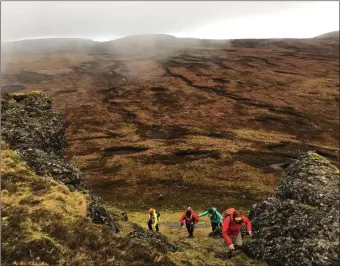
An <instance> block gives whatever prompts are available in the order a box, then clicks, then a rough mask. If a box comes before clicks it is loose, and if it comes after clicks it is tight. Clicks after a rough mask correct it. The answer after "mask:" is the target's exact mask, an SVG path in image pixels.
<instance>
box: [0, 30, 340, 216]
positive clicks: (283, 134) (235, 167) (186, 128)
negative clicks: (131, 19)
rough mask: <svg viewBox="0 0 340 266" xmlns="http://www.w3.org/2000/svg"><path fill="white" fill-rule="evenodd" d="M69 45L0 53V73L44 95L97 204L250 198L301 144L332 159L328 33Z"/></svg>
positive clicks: (335, 56) (199, 204) (333, 49)
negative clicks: (44, 50)
mask: <svg viewBox="0 0 340 266" xmlns="http://www.w3.org/2000/svg"><path fill="white" fill-rule="evenodd" d="M51 41H53V39H52V40H51ZM78 42H79V40H78V41H77V44H78ZM87 43H88V41H87V40H85V41H84V45H83V46H86V44H87ZM83 46H82V47H83ZM71 47H72V49H73V50H72V51H66V52H65V51H61V52H60V51H59V52H50V53H44V54H38V55H37V54H32V53H16V54H3V59H2V64H3V65H4V67H3V79H2V80H1V84H2V85H3V86H5V85H6V86H7V88H8V86H14V85H16V86H18V85H20V86H24V88H25V89H24V90H23V91H30V90H42V91H45V92H46V93H47V94H48V95H49V96H51V97H52V99H53V100H54V103H55V108H56V110H58V111H60V112H61V113H62V114H63V115H64V116H65V118H66V121H67V130H66V139H67V143H68V146H67V147H66V155H67V157H68V158H69V159H71V160H72V161H73V162H74V163H75V165H77V166H78V167H79V168H80V170H81V171H82V172H83V173H84V176H85V180H86V183H87V184H88V185H89V186H90V187H91V188H92V189H93V190H94V191H95V194H97V195H100V196H102V197H103V198H104V199H105V200H106V202H107V203H115V204H118V205H119V206H120V207H122V208H128V209H131V210H136V209H139V210H145V209H147V208H148V206H150V205H153V206H155V207H158V208H162V209H171V210H173V209H174V208H175V209H177V210H179V211H180V210H182V209H183V208H185V207H187V206H186V205H188V204H190V205H193V204H195V206H196V208H202V209H204V208H206V207H207V206H210V205H215V206H216V207H218V208H223V209H224V208H226V206H230V205H234V206H236V207H242V208H246V209H249V207H250V206H251V204H252V202H253V201H258V200H260V199H261V198H263V197H264V196H265V195H266V193H268V192H272V191H273V189H274V188H275V186H276V184H277V181H278V178H277V176H280V175H281V173H282V172H283V168H284V167H286V166H287V165H289V164H290V163H291V162H292V159H294V158H297V157H298V156H299V155H300V154H303V153H304V152H306V151H309V150H315V151H317V152H318V153H319V154H322V155H324V156H326V157H327V158H328V159H331V160H332V161H333V162H335V163H337V160H338V150H339V149H338V139H339V131H338V127H339V112H338V109H339V108H338V105H339V91H338V90H339V76H338V72H339V42H338V41H336V40H323V39H305V40H295V39H285V40H233V41H211V42H209V41H205V40H194V39H193V40H191V39H176V38H174V37H171V36H168V37H167V36H161V37H159V36H157V35H156V36H149V37H148V38H147V37H145V38H141V37H140V36H137V37H128V38H125V39H122V40H117V41H113V42H107V43H102V44H100V43H99V44H97V45H91V49H88V50H86V49H85V50H84V49H82V50H78V52H77V50H74V46H71ZM84 51H85V52H84ZM15 88H17V87H15ZM159 194H162V195H164V200H163V201H158V197H159ZM192 199H194V200H195V202H194V203H193V202H192Z"/></svg>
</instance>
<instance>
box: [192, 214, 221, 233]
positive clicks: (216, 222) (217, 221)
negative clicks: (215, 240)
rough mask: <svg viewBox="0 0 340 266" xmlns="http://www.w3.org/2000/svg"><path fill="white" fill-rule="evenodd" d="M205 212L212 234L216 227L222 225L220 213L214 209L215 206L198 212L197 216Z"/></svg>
mask: <svg viewBox="0 0 340 266" xmlns="http://www.w3.org/2000/svg"><path fill="white" fill-rule="evenodd" d="M207 214H208V216H209V218H210V222H211V229H212V234H214V233H216V232H215V231H216V229H217V228H221V227H222V221H223V218H222V215H221V214H220V213H219V212H218V211H217V210H216V208H209V209H208V210H206V211H205V212H202V213H200V214H199V215H198V217H202V216H205V215H207Z"/></svg>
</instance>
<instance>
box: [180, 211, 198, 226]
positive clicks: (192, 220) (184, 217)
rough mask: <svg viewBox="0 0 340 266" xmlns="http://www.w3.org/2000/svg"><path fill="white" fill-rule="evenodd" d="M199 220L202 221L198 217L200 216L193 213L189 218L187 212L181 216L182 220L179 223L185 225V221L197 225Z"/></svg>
mask: <svg viewBox="0 0 340 266" xmlns="http://www.w3.org/2000/svg"><path fill="white" fill-rule="evenodd" d="M199 220H200V218H199V217H198V215H197V214H196V213H194V212H191V216H190V217H188V216H187V212H185V213H183V215H182V216H181V219H180V220H179V222H180V224H181V225H183V224H184V221H185V223H186V224H197V223H198V221H199Z"/></svg>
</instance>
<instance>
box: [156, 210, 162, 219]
mask: <svg viewBox="0 0 340 266" xmlns="http://www.w3.org/2000/svg"><path fill="white" fill-rule="evenodd" d="M156 214H157V218H159V217H160V216H161V214H160V213H159V211H158V210H156Z"/></svg>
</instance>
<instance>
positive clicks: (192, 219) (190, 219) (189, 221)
mask: <svg viewBox="0 0 340 266" xmlns="http://www.w3.org/2000/svg"><path fill="white" fill-rule="evenodd" d="M199 220H200V218H199V217H198V215H197V214H196V213H194V212H193V211H192V210H191V208H190V207H189V208H188V209H187V210H186V212H185V213H183V215H182V216H181V219H180V220H179V222H180V224H181V226H183V227H184V222H185V225H186V227H187V231H188V233H189V235H188V238H193V237H194V226H195V224H197V223H198V221H199Z"/></svg>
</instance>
